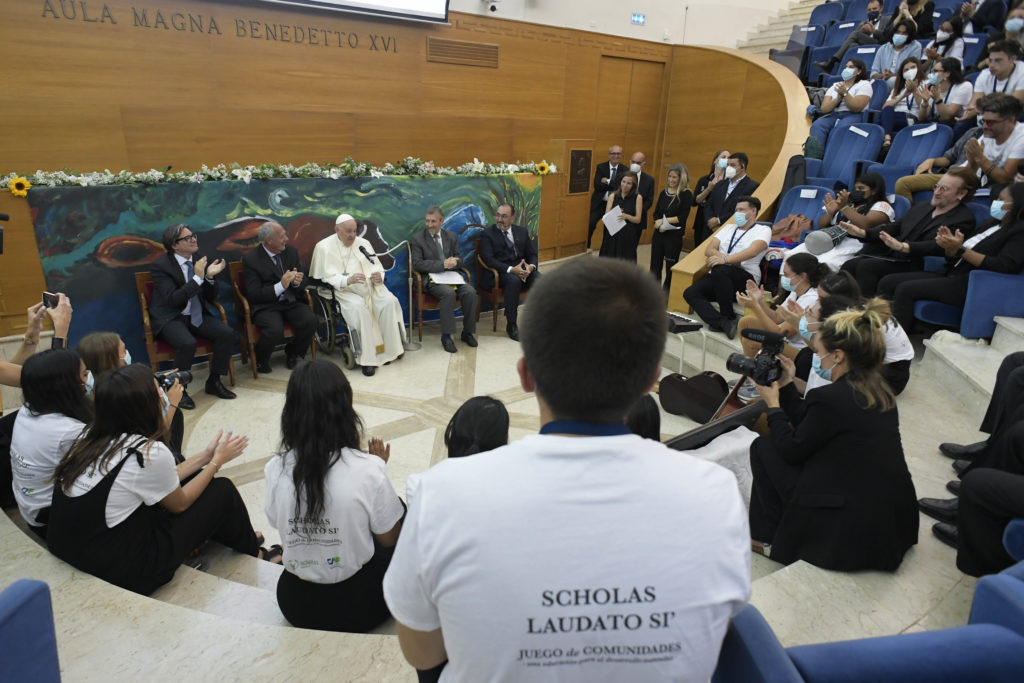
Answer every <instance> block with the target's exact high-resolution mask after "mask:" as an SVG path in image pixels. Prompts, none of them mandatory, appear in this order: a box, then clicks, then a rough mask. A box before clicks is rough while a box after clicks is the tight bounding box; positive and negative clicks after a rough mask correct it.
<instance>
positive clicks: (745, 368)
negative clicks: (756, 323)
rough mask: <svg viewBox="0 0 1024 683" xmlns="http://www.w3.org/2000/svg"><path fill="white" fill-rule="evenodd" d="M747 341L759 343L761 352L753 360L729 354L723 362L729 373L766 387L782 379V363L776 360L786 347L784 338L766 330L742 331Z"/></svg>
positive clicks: (740, 354) (736, 354) (739, 354)
mask: <svg viewBox="0 0 1024 683" xmlns="http://www.w3.org/2000/svg"><path fill="white" fill-rule="evenodd" d="M741 334H742V335H743V336H744V337H746V338H747V339H750V340H751V341H756V342H760V343H761V350H760V351H758V352H757V355H756V356H754V357H753V358H748V357H746V356H744V355H743V354H742V353H731V354H729V358H728V359H726V361H725V367H726V368H728V369H729V371H730V372H735V373H738V374H741V375H747V376H748V377H750V379H752V380H754V383H755V384H760V385H761V386H768V385H769V384H771V383H772V382H774V381H775V380H777V379H778V378H780V377H782V363H780V362H779V359H778V358H776V356H778V355H779V354H780V353H782V349H783V348H784V347H785V345H786V338H785V337H784V336H782V335H781V334H779V333H777V332H769V331H768V330H743V332H742V333H741Z"/></svg>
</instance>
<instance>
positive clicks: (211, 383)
mask: <svg viewBox="0 0 1024 683" xmlns="http://www.w3.org/2000/svg"><path fill="white" fill-rule="evenodd" d="M206 393H208V394H210V395H211V396H216V397H217V398H234V397H235V392H233V391H231V390H230V389H228V388H227V387H226V386H224V385H223V384H222V383H221V381H220V377H217V376H216V375H214V376H213V377H211V378H210V379H208V380H206Z"/></svg>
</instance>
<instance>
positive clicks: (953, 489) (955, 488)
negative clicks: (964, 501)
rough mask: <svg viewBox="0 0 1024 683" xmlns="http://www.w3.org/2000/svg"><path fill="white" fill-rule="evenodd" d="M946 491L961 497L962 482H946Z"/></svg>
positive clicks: (956, 480)
mask: <svg viewBox="0 0 1024 683" xmlns="http://www.w3.org/2000/svg"><path fill="white" fill-rule="evenodd" d="M946 490H947V491H949V492H950V493H952V494H953V495H954V496H959V495H960V480H959V479H954V480H953V481H947V482H946Z"/></svg>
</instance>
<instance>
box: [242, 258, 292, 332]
mask: <svg viewBox="0 0 1024 683" xmlns="http://www.w3.org/2000/svg"><path fill="white" fill-rule="evenodd" d="M280 256H281V264H282V266H283V267H284V270H286V271H288V270H291V269H293V268H295V269H297V270H298V271H299V272H301V273H302V274H303V275H305V274H306V269H305V268H303V267H302V264H301V263H299V250H298V249H296V248H295V247H293V246H291V245H290V244H288V245H285V248H284V251H282V252H281V254H280ZM280 281H281V275H279V274H278V272H277V266H276V265H275V264H274V261H273V259H271V258H270V254H268V253H267V250H266V249H264V248H263V245H262V244H259V245H257V246H256V248H255V249H253V250H251V251H250V252H249V253H248V254H246V255H245V256H243V257H242V282H243V283H244V284H245V298H246V299H247V300H248V301H249V306H251V307H252V313H253V315H255V314H256V313H259V312H260V311H261V310H263V309H265V308H268V307H270V306H274V305H276V304H283V303H284V302H282V301H280V300H279V299H278V298H277V294H275V293H274V285H276V284H277V283H278V282H280ZM303 283H305V278H303ZM290 289H291V291H292V293H293V294H294V295H295V302H293V303H299V304H301V305H303V306H305V305H306V300H305V299H306V297H305V296H304V295H302V286H301V285H300V286H299V287H291V288H290Z"/></svg>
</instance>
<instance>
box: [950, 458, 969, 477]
mask: <svg viewBox="0 0 1024 683" xmlns="http://www.w3.org/2000/svg"><path fill="white" fill-rule="evenodd" d="M970 466H971V461H970V460H954V461H953V470H954V471H956V473H957V474H958V475H962V474H963V473H964V472H965V471H966V470H967V468H968V467H970Z"/></svg>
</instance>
